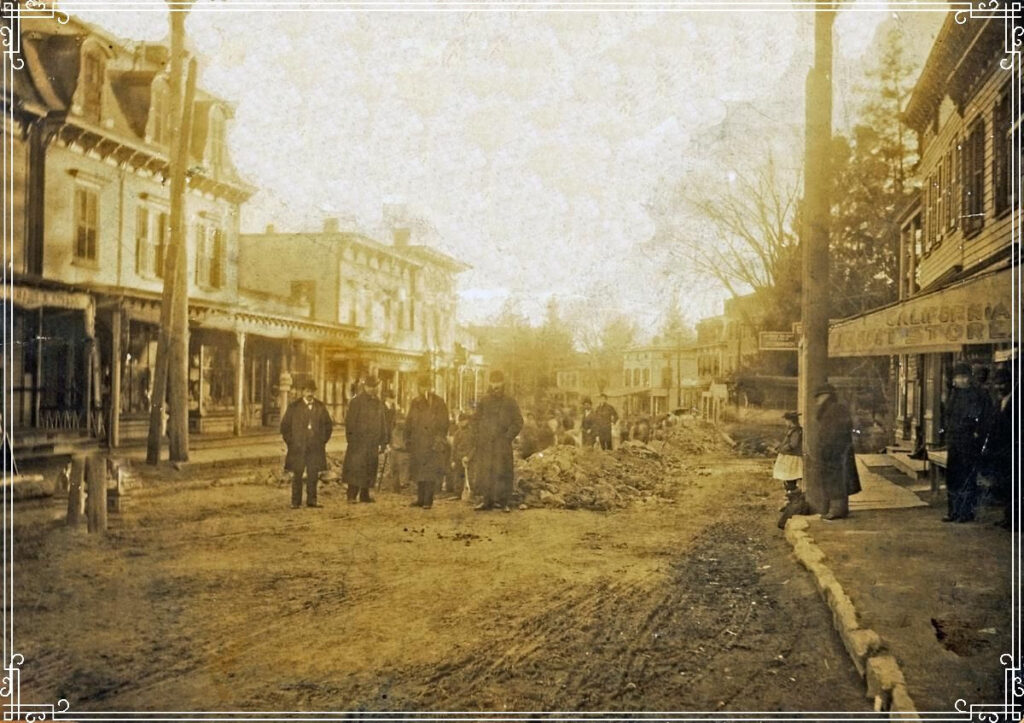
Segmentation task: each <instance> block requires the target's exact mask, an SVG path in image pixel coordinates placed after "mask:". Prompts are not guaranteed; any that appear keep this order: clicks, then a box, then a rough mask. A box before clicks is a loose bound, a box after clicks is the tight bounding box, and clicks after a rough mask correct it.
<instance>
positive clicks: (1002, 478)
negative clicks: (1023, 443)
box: [982, 397, 1020, 483]
mask: <svg viewBox="0 0 1024 723" xmlns="http://www.w3.org/2000/svg"><path fill="white" fill-rule="evenodd" d="M990 419H991V422H990V423H989V425H988V432H987V435H986V439H985V445H984V448H983V450H982V454H983V457H984V458H985V462H986V463H987V464H988V467H989V471H990V473H991V474H992V476H993V477H995V478H996V480H997V481H998V482H1000V483H1002V482H1009V480H1010V477H1011V474H1010V473H1011V468H1012V464H1013V447H1014V445H1013V397H1007V398H1006V401H1005V403H1004V402H1003V400H1001V399H1000V400H999V401H998V402H996V403H995V405H994V406H993V411H992V414H991V415H990ZM1017 455H1018V456H1020V440H1017Z"/></svg>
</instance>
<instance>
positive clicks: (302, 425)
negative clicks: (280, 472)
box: [281, 379, 334, 509]
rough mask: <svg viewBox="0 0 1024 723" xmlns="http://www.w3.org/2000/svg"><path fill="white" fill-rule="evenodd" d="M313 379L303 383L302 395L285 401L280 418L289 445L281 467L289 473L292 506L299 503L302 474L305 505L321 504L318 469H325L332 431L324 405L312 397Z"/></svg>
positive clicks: (282, 431)
mask: <svg viewBox="0 0 1024 723" xmlns="http://www.w3.org/2000/svg"><path fill="white" fill-rule="evenodd" d="M315 394H316V384H315V383H314V382H313V380H312V379H310V380H307V381H306V382H304V383H303V384H302V396H301V397H300V398H299V399H296V400H295V401H294V402H292V403H291V404H289V405H288V409H286V410H285V413H284V417H283V418H282V419H281V436H282V437H284V443H285V444H286V445H288V456H287V457H285V461H284V468H285V469H286V470H288V471H289V472H291V473H292V508H293V509H294V508H297V507H300V506H301V505H302V487H303V475H305V486H306V506H307V507H320V505H319V504H317V501H316V486H317V482H318V480H319V477H320V472H322V471H323V470H325V469H327V449H326V448H327V440H329V439H330V438H331V432H332V431H334V422H332V421H331V415H330V413H329V412H328V411H327V407H326V406H325V405H324V403H323V402H321V401H320V400H319V399H316V398H315V396H314V395H315Z"/></svg>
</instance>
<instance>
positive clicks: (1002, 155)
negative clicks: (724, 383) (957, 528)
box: [829, 11, 1021, 448]
mask: <svg viewBox="0 0 1024 723" xmlns="http://www.w3.org/2000/svg"><path fill="white" fill-rule="evenodd" d="M1007 12H1009V11H1007ZM995 14H996V13H993V15H995ZM1007 22H1010V21H1009V19H1004V18H1001V17H991V18H971V19H969V20H968V21H967V22H965V23H964V24H962V25H961V24H958V23H956V22H955V20H954V18H953V17H952V15H950V16H949V17H948V18H947V21H946V23H945V25H944V26H943V27H942V29H941V31H940V34H939V36H938V38H937V39H936V43H935V45H934V47H933V49H932V51H931V54H930V55H929V57H928V60H927V62H926V64H925V66H924V68H923V69H922V72H921V75H920V77H919V79H918V81H917V84H916V86H915V88H914V91H913V94H912V96H911V98H910V101H909V103H908V106H907V108H906V111H905V113H904V120H905V122H906V124H907V125H908V126H909V127H910V128H911V129H912V130H913V131H915V132H916V133H917V135H918V139H919V148H920V155H921V159H920V162H919V165H918V168H917V170H916V174H917V177H918V178H919V180H920V182H921V186H922V188H921V192H920V195H919V197H918V198H917V199H916V200H915V201H914V203H912V204H911V205H910V206H908V208H907V209H906V210H905V212H904V213H903V215H902V216H901V218H900V222H901V236H900V238H901V241H900V246H901V248H900V279H899V300H898V301H897V302H896V303H894V304H891V305H889V306H886V307H883V308H880V309H876V310H873V311H871V312H868V313H866V314H862V315H860V316H858V317H854V318H852V319H847V320H844V321H842V322H839V323H835V324H833V325H832V327H831V329H830V333H829V355H830V356H835V357H844V356H889V357H891V359H892V365H893V367H894V368H895V371H896V374H895V379H896V381H895V390H894V397H895V412H896V415H895V416H896V425H895V427H896V429H895V440H894V441H895V442H896V443H898V444H902V445H905V446H907V447H910V448H914V447H917V446H919V445H926V446H928V447H930V448H938V447H941V446H943V444H944V435H943V430H942V410H943V406H944V403H945V400H946V398H947V395H948V391H949V387H950V381H951V380H950V372H951V369H952V366H953V364H954V363H956V362H958V361H966V362H969V363H970V364H971V365H972V366H973V367H974V369H975V373H976V378H977V379H979V380H980V381H982V383H984V381H983V380H984V379H985V378H986V377H987V376H989V375H990V374H989V373H990V372H991V371H992V370H994V369H995V368H997V367H999V366H1002V365H1006V364H1008V363H1011V362H1012V360H1014V359H1016V354H1017V347H1016V345H1015V343H1014V342H1013V333H1012V332H1013V319H1014V318H1015V317H1014V313H1013V310H1014V308H1015V306H1016V307H1017V308H1019V297H1018V298H1017V299H1014V291H1013V289H1014V287H1013V279H1014V277H1015V276H1016V277H1017V280H1018V286H1017V287H1016V288H1017V289H1018V291H1019V288H1020V287H1019V266H1018V263H1019V233H1020V231H1019V229H1020V197H1019V193H1020V177H1019V169H1020V158H1021V156H1020V145H1019V129H1020V107H1019V83H1020V78H1019V75H1018V74H1017V73H1016V72H1015V71H1012V70H1006V69H1004V67H1003V66H1001V64H1000V63H1001V61H1003V60H1004V59H1008V58H1009V57H1010V56H1009V55H1008V54H1007V52H1006V49H1005V46H1004V30H1005V27H1004V26H1005V24H1006V23H1007ZM1007 62H1009V61H1007ZM1015 85H1016V87H1017V90H1018V92H1017V93H1015V92H1014V86H1015ZM1015 99H1016V100H1015ZM1014 104H1016V106H1015V105H1014ZM1015 131H1016V136H1017V140H1015V138H1014V136H1015ZM1014 167H1016V169H1017V175H1015V174H1014Z"/></svg>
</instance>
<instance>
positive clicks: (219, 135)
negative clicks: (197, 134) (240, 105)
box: [210, 108, 226, 173]
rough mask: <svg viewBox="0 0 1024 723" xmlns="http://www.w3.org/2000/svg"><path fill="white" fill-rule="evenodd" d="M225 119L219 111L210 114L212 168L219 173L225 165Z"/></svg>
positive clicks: (214, 110)
mask: <svg viewBox="0 0 1024 723" xmlns="http://www.w3.org/2000/svg"><path fill="white" fill-rule="evenodd" d="M225 160H226V156H225V150H224V117H223V116H222V115H221V113H220V111H219V110H218V109H216V108H215V109H213V110H212V111H211V112H210V167H211V168H212V169H213V171H214V173H219V172H220V171H222V170H223V169H224V165H225Z"/></svg>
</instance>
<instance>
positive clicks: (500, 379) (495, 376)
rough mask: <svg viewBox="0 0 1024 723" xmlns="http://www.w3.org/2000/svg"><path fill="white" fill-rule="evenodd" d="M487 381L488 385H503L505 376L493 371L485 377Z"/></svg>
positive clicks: (498, 371)
mask: <svg viewBox="0 0 1024 723" xmlns="http://www.w3.org/2000/svg"><path fill="white" fill-rule="evenodd" d="M487 381H488V383H490V384H504V383H505V375H504V374H502V373H501V371H500V370H498V369H495V370H494V371H492V372H491V373H490V375H489V376H488V377H487Z"/></svg>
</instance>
